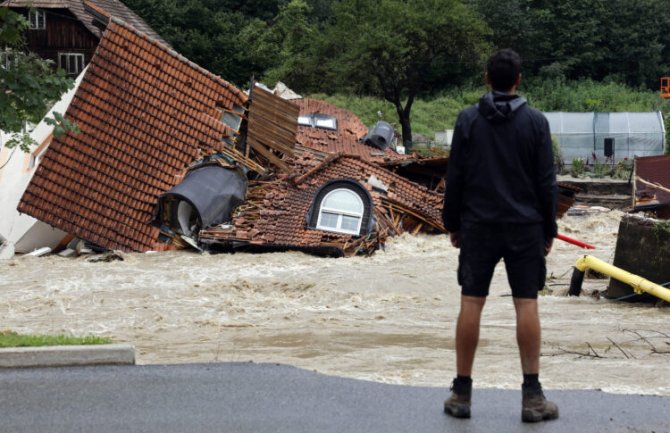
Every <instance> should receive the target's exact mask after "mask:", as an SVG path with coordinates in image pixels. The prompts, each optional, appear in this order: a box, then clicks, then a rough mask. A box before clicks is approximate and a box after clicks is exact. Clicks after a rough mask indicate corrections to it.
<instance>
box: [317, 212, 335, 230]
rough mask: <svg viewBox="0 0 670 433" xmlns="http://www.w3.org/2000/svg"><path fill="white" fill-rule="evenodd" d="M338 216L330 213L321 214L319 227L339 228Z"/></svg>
mask: <svg viewBox="0 0 670 433" xmlns="http://www.w3.org/2000/svg"><path fill="white" fill-rule="evenodd" d="M337 216H338V215H337V214H336V213H330V212H321V222H320V223H319V225H321V226H323V227H332V228H337Z"/></svg>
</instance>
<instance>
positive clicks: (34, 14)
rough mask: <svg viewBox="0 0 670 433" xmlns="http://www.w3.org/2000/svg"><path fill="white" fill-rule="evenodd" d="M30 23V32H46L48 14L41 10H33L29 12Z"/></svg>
mask: <svg viewBox="0 0 670 433" xmlns="http://www.w3.org/2000/svg"><path fill="white" fill-rule="evenodd" d="M28 21H29V22H30V26H29V27H28V28H29V29H30V30H44V29H46V28H47V14H46V12H44V11H43V10H40V9H31V10H30V11H29V12H28Z"/></svg>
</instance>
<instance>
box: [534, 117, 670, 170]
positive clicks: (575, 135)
mask: <svg viewBox="0 0 670 433" xmlns="http://www.w3.org/2000/svg"><path fill="white" fill-rule="evenodd" d="M544 115H545V116H546V117H547V120H549V127H550V129H551V135H552V136H554V137H556V139H557V140H558V143H559V145H560V147H561V153H562V156H563V162H564V163H565V164H571V163H572V161H573V160H574V159H576V158H582V159H584V160H588V161H590V162H592V161H593V157H594V155H595V157H596V159H597V160H598V161H603V162H604V161H608V162H617V161H620V160H622V159H624V158H630V159H632V158H634V157H636V156H654V155H662V154H663V151H664V149H665V127H664V124H663V116H662V115H661V112H660V111H656V112H643V113H632V112H618V113H566V112H548V113H544Z"/></svg>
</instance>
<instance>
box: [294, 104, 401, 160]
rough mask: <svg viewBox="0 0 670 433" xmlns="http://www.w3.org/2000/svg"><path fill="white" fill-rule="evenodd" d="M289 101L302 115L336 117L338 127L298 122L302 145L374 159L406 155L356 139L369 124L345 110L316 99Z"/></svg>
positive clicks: (363, 134) (365, 131) (395, 157)
mask: <svg viewBox="0 0 670 433" xmlns="http://www.w3.org/2000/svg"><path fill="white" fill-rule="evenodd" d="M291 102H293V103H294V104H297V105H298V107H300V115H301V116H303V115H308V114H315V113H318V114H326V115H330V116H333V117H335V118H336V119H337V131H333V130H329V129H324V128H312V127H310V126H303V125H298V135H297V140H298V143H300V144H301V145H303V146H306V147H311V148H313V149H316V150H320V151H322V152H329V153H343V154H346V155H356V156H360V157H361V158H363V159H364V160H366V161H372V162H377V163H381V162H384V161H388V160H395V159H404V158H405V156H404V155H400V154H398V153H397V152H395V151H394V150H392V149H384V150H381V149H377V148H375V147H371V146H367V145H365V144H362V143H359V140H360V139H361V138H363V137H365V135H366V134H367V133H368V128H367V126H365V124H364V123H363V122H362V121H361V120H360V119H359V118H358V117H357V116H356V115H355V114H354V113H352V112H350V111H348V110H345V109H343V108H339V107H337V106H335V105H333V104H330V103H328V102H326V101H319V100H316V99H293V100H291Z"/></svg>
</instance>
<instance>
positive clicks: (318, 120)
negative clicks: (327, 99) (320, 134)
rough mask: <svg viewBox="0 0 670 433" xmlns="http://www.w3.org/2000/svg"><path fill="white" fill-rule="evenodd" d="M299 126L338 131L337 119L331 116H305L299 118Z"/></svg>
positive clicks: (314, 114) (313, 114)
mask: <svg viewBox="0 0 670 433" xmlns="http://www.w3.org/2000/svg"><path fill="white" fill-rule="evenodd" d="M298 125H302V126H311V127H312V128H321V129H329V130H331V131H337V118H336V117H335V116H331V115H330V114H320V113H311V114H303V115H300V116H298Z"/></svg>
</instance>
